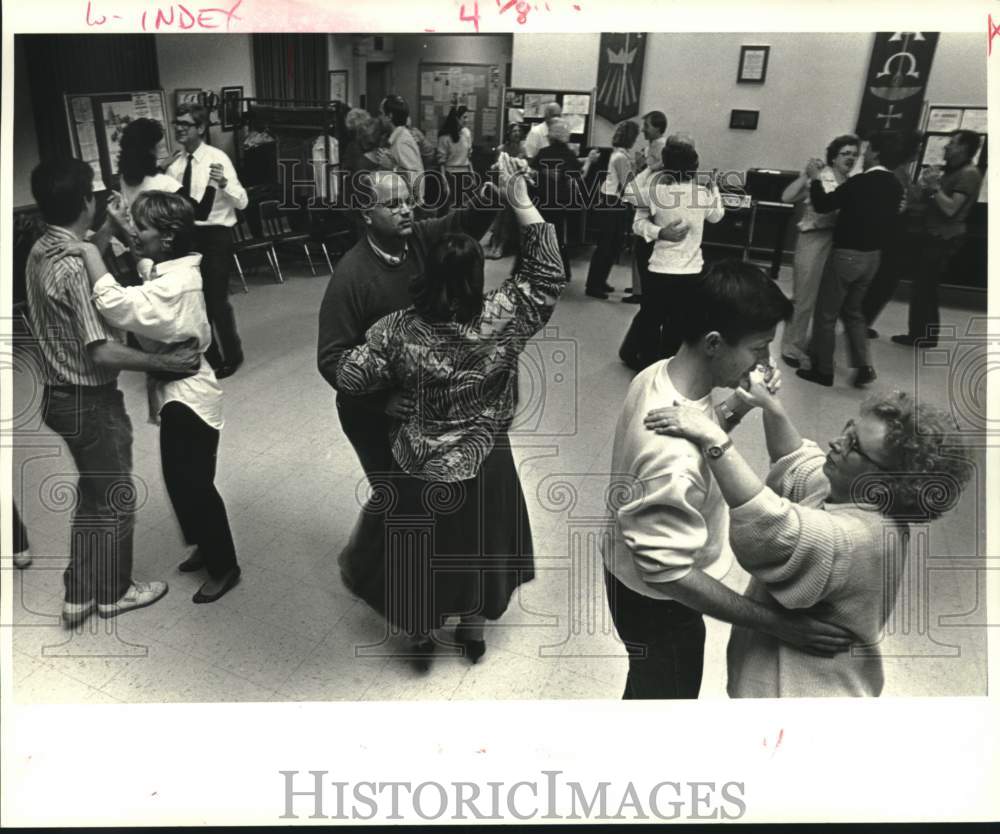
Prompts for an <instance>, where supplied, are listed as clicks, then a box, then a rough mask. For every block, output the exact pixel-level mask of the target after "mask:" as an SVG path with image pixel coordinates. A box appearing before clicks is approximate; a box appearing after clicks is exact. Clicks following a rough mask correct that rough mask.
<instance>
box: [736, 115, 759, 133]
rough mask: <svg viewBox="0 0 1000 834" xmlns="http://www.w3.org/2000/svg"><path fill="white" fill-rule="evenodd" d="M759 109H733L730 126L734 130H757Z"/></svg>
mask: <svg viewBox="0 0 1000 834" xmlns="http://www.w3.org/2000/svg"><path fill="white" fill-rule="evenodd" d="M759 117H760V111H759V110H733V111H732V112H730V114H729V127H730V128H731V129H733V130H756V129H757V120H758V118H759Z"/></svg>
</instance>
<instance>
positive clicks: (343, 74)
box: [330, 70, 348, 104]
mask: <svg viewBox="0 0 1000 834" xmlns="http://www.w3.org/2000/svg"><path fill="white" fill-rule="evenodd" d="M330 101H342V102H343V103H344V104H347V103H348V102H347V70H330Z"/></svg>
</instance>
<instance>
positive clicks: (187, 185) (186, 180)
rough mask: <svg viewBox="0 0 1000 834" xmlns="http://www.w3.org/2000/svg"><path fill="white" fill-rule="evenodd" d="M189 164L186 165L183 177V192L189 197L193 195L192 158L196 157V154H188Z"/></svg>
mask: <svg viewBox="0 0 1000 834" xmlns="http://www.w3.org/2000/svg"><path fill="white" fill-rule="evenodd" d="M187 157H188V158H187V165H186V166H184V177H183V178H182V179H181V194H185V195H187V196H188V197H190V196H191V160H192V159H194V154H190V153H189V154H188V155H187Z"/></svg>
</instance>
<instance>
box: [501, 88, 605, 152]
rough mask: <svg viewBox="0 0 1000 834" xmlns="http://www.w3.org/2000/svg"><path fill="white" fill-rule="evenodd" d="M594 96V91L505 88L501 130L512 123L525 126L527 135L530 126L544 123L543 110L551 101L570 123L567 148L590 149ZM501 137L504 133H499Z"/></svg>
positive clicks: (578, 150) (576, 149)
mask: <svg viewBox="0 0 1000 834" xmlns="http://www.w3.org/2000/svg"><path fill="white" fill-rule="evenodd" d="M596 98H597V96H595V95H594V91H593V90H545V89H536V88H528V87H506V88H505V89H504V94H503V123H502V125H501V128H502V131H506V130H507V125H508V124H510V123H511V121H517V122H519V123H521V124H523V125H525V128H524V132H525V134H527V132H528V130H530V129H531V127H532V125H536V124H538V123H539V122H541V121H544V117H543V116H542V108H543V107H544V106H545V105H546V104H548V102H550V101H555V102H558V103H559V106H560V107H561V108H562V112H563V118H564V119H566V120H567V121H568V122H569V130H570V148H571V149H572V150H573V151H574V152H575V153H579V152H580V149H581V148H583V147H589V146H590V134H591V130H592V128H593V125H594V104H595V103H596ZM500 135H501V136H502V135H503V132H501V134H500Z"/></svg>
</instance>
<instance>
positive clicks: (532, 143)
mask: <svg viewBox="0 0 1000 834" xmlns="http://www.w3.org/2000/svg"><path fill="white" fill-rule="evenodd" d="M542 115H544V116H545V121H544V122H539V123H538V124H537V125H534V126H533V127H532V128H531V130H529V131H528V136H527V138H526V139H525V140H524V155H525V156H526V157H527V158H528V159H534V158H535V157H536V156H538V152H539V151H540V150H541V149H542V148H545V147H547V146H548V144H549V125H551V124H552V122H553V121H555V120H556V119H558V118H560V117H561V116H562V107H560V106H559V103H558V102H556V101H550V102H549V103H548V104H546V105H545V107H544V108H542Z"/></svg>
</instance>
